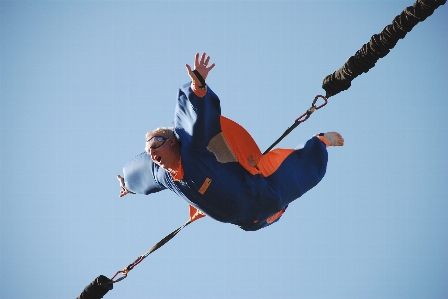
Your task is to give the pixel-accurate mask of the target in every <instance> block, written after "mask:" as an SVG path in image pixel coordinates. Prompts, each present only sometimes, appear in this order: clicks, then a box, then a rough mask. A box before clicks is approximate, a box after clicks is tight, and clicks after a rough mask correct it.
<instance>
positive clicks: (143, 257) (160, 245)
mask: <svg viewBox="0 0 448 299" xmlns="http://www.w3.org/2000/svg"><path fill="white" fill-rule="evenodd" d="M193 221H194V220H188V221H187V222H186V223H185V224H184V225H182V226H181V227H179V228H178V229H176V230H174V231H173V232H171V233H170V234H169V235H167V236H166V237H165V238H163V239H162V240H160V241H159V242H157V244H155V245H154V246H153V247H151V249H149V250H148V251H147V252H146V253H145V254H143V255H141V256H139V257H138V258H137V259H136V260H135V261H134V262H133V263H132V264H129V265H128V266H127V267H125V268H124V269H123V270H119V271H117V272H116V273H115V275H114V276H113V277H112V278H111V279H110V280H111V281H112V283H116V282H119V281H122V280H123V279H125V278H126V277H127V276H128V273H129V271H131V270H132V269H134V267H135V266H137V265H138V264H140V263H141V262H142V261H143V260H144V259H145V258H146V257H147V256H148V255H150V254H151V253H153V252H154V251H156V250H157V249H159V248H160V247H162V246H163V245H165V244H166V243H167V242H168V241H169V240H171V239H172V238H174V236H175V235H177V234H178V233H179V232H180V231H181V230H182V229H183V228H184V227H186V226H187V225H189V224H190V223H192V222H193ZM119 274H121V275H122V276H121V277H119V278H117V279H115V277H117V276H118V275H119Z"/></svg>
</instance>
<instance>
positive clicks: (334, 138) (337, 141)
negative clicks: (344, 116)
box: [319, 132, 344, 146]
mask: <svg viewBox="0 0 448 299" xmlns="http://www.w3.org/2000/svg"><path fill="white" fill-rule="evenodd" d="M319 136H323V137H324V138H325V139H327V141H328V146H343V145H344V138H342V136H341V134H339V133H338V132H327V133H324V134H319Z"/></svg>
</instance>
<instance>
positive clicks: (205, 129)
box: [77, 0, 446, 299]
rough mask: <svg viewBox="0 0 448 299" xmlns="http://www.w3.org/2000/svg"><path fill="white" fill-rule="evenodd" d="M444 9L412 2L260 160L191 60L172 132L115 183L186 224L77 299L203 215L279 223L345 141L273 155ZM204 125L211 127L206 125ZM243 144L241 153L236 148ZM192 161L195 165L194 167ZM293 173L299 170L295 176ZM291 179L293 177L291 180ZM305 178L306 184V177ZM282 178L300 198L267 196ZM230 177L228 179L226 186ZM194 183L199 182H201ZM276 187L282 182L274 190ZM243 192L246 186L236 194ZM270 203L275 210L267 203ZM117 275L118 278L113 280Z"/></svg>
mask: <svg viewBox="0 0 448 299" xmlns="http://www.w3.org/2000/svg"><path fill="white" fill-rule="evenodd" d="M445 3H446V0H417V1H416V2H415V3H414V5H413V6H410V7H407V8H406V9H405V10H403V11H402V12H401V14H400V15H398V16H397V17H395V18H394V20H393V22H392V24H390V25H388V26H386V27H385V28H384V29H383V31H382V32H381V33H380V34H375V35H373V36H372V38H371V40H370V41H369V43H367V44H364V45H363V46H362V48H361V49H360V50H358V51H357V52H356V54H355V55H354V56H351V57H350V58H349V59H348V60H347V62H346V63H345V64H344V65H343V66H342V67H341V68H340V69H339V70H337V71H335V72H334V73H333V74H331V75H328V76H326V77H325V78H324V81H323V84H322V88H323V89H324V90H325V91H326V97H324V96H316V98H315V99H314V101H313V103H312V106H311V108H310V109H309V110H308V111H307V112H306V113H304V114H303V115H302V116H300V117H299V118H298V119H296V120H295V122H294V123H293V125H292V126H291V127H289V128H288V129H287V130H286V131H285V132H284V133H283V135H282V136H281V137H280V138H279V139H277V140H276V141H275V142H274V143H273V144H272V145H271V146H270V147H269V148H268V150H266V151H265V152H264V153H263V154H261V153H260V151H259V149H258V147H257V145H256V143H255V141H254V140H253V139H252V137H251V136H250V135H249V134H248V133H247V132H246V131H245V130H244V129H243V128H242V127H241V126H239V125H238V124H237V123H235V122H233V121H231V120H229V119H227V118H225V117H223V116H221V115H220V108H219V99H218V97H217V96H216V95H215V94H214V93H213V91H211V90H210V88H208V86H207V85H206V84H205V78H206V77H207V74H208V72H209V71H210V70H211V69H212V68H213V67H214V64H212V65H211V66H210V67H208V66H207V65H208V62H209V58H205V55H203V56H202V57H201V61H198V56H196V59H195V70H193V71H192V70H191V68H190V66H188V65H186V67H187V71H188V74H189V75H190V77H191V79H192V82H191V84H186V85H183V86H182V87H181V88H180V91H179V97H178V104H177V106H176V114H175V116H176V119H175V127H174V128H159V129H156V130H154V131H150V132H148V133H147V136H146V137H147V139H146V141H147V142H146V148H145V152H143V153H141V154H140V155H138V156H136V157H135V158H134V159H132V160H131V161H130V162H129V163H128V164H126V165H125V167H124V169H123V171H124V178H122V177H121V176H118V180H119V182H120V185H121V187H122V190H121V192H120V196H124V195H126V194H128V193H141V194H150V193H154V192H158V191H161V190H163V189H170V190H172V191H174V192H175V193H177V194H178V195H179V196H181V197H183V198H184V199H185V200H187V202H189V203H190V219H189V220H188V221H187V222H186V223H185V224H184V225H182V226H181V227H179V228H178V229H176V230H175V231H173V232H172V233H170V234H169V235H168V236H166V237H165V238H164V239H162V240H161V241H160V242H158V243H157V244H156V245H154V246H153V247H152V248H151V249H150V250H149V251H147V252H146V253H145V254H143V255H141V256H139V257H138V258H137V259H136V260H135V261H134V262H133V263H131V264H130V265H128V266H127V267H125V268H124V269H123V270H120V271H118V272H116V273H115V275H114V276H113V277H112V278H111V279H109V278H107V277H106V276H103V275H100V276H98V277H97V278H96V279H95V280H94V281H93V282H92V283H90V284H89V285H88V286H86V288H85V289H84V290H83V292H82V293H81V294H80V295H79V296H78V297H77V299H100V298H103V296H104V295H105V294H106V293H107V292H108V291H109V290H111V289H113V284H114V283H116V282H119V281H121V280H123V279H124V278H126V277H127V274H128V272H129V271H130V270H132V269H133V268H134V267H135V266H136V265H138V264H139V263H140V262H142V261H143V259H145V258H146V257H147V256H148V255H149V254H151V253H152V252H154V251H155V250H157V249H159V248H160V247H161V246H163V245H164V244H165V243H166V242H168V241H169V240H170V239H171V238H173V237H174V236H175V235H176V234H177V233H178V232H179V231H180V230H181V229H183V228H184V227H185V226H187V225H188V224H190V223H192V222H193V221H195V220H197V219H200V218H202V217H203V216H205V214H208V215H210V216H212V217H213V218H215V219H216V220H219V221H222V222H229V223H233V224H236V225H239V226H240V227H241V228H243V229H245V230H258V229H260V228H262V227H265V226H268V225H270V224H272V223H274V222H276V221H278V219H279V218H280V216H281V215H282V214H283V213H284V211H285V209H286V207H287V205H288V203H289V202H290V201H292V200H294V199H295V198H294V197H296V196H297V197H300V196H301V195H303V194H304V193H305V192H306V191H308V190H309V189H311V188H313V187H314V186H315V185H316V184H317V183H318V182H319V181H320V180H321V179H322V177H323V176H324V174H325V167H326V161H327V154H326V147H327V146H331V145H333V146H340V145H343V143H344V140H343V138H342V136H341V135H340V134H338V133H336V132H329V133H325V134H319V135H316V136H314V137H312V138H311V139H310V140H308V142H307V143H306V144H305V146H304V147H303V148H297V149H276V150H273V151H271V149H272V148H273V147H274V146H275V145H276V144H277V143H278V142H280V140H282V139H283V138H284V137H285V136H286V135H288V134H289V133H290V132H291V131H292V130H293V129H294V128H296V127H297V126H298V125H299V124H301V123H302V122H304V121H306V120H307V119H308V118H309V117H310V115H311V114H312V113H313V112H314V111H316V110H318V109H320V108H322V107H323V106H325V105H326V104H327V99H328V98H329V97H331V96H334V95H336V94H338V93H339V92H341V91H344V90H346V89H348V88H349V87H350V86H351V81H352V80H353V79H354V78H356V77H357V76H359V75H360V74H362V73H365V72H368V71H369V69H371V68H372V67H373V66H375V63H376V62H377V61H378V59H379V58H382V57H384V56H385V55H387V53H389V51H390V49H392V48H393V47H394V46H395V44H396V43H397V42H398V40H399V39H402V38H404V37H405V35H406V34H407V33H408V32H409V31H411V30H412V28H413V27H414V26H415V25H416V24H417V23H419V22H421V21H423V20H425V19H426V18H427V17H428V16H430V15H431V14H432V13H433V12H434V11H435V10H436V9H437V8H438V7H439V6H441V5H444V4H445ZM318 98H323V99H324V100H325V103H324V104H322V105H320V106H316V100H317V99H318ZM207 100H208V101H207ZM205 102H207V103H205ZM189 103H192V104H189ZM197 108H201V109H200V111H202V112H204V113H203V114H201V115H199V114H198V115H196V111H197V110H196V109H197ZM209 122H210V126H208V125H207V126H205V125H204V124H209ZM219 129H221V130H219ZM193 132H199V134H196V136H194V135H193V134H192V133H193ZM208 138H210V139H209V140H208V141H209V143H207V144H206V141H207V139H208ZM240 138H243V139H240ZM242 140H243V141H244V146H242V145H241V144H240V142H241V141H242ZM164 146H165V147H164ZM204 147H205V149H206V151H208V152H206V151H205V150H202V151H201V153H200V157H201V158H203V159H204V160H203V161H202V159H197V156H196V155H197V153H196V150H197V149H198V148H202V149H203V148H204ZM182 148H183V149H182ZM303 157H309V158H310V161H309V162H307V161H305V159H303ZM190 159H191V160H190ZM186 160H189V161H186ZM195 161H196V162H197V164H198V165H195ZM176 162H177V165H176ZM217 163H220V164H217ZM221 164H222V165H221ZM216 165H219V166H221V167H222V170H221V171H222V173H223V174H225V175H224V178H223V177H221V176H219V175H216V172H214V167H215V166H216ZM293 165H297V166H300V167H301V168H300V169H297V168H294V167H292V166H293ZM148 167H149V171H142V170H144V169H145V168H146V170H147V169H148ZM192 170H193V171H192ZM296 172H299V174H296ZM288 174H291V175H290V176H288ZM305 174H308V175H309V177H307V176H304V175H305ZM207 175H209V176H207ZM281 176H284V179H285V180H288V181H290V182H291V183H292V184H294V183H296V182H297V180H298V179H302V178H303V179H304V181H300V182H299V185H300V186H302V187H301V188H300V190H298V189H299V188H297V190H291V189H294V188H286V189H287V190H283V189H282V188H280V189H275V188H272V186H270V185H269V184H272V183H277V182H278V180H279V179H281ZM227 177H231V178H232V179H231V180H230V181H229V182H227V179H226V178H227ZM196 178H200V180H199V182H198V181H197V179H196ZM248 178H250V179H248ZM254 178H256V179H254ZM202 179H203V181H201V180H202ZM271 179H272V180H271ZM238 180H239V181H238ZM220 184H222V186H229V184H235V185H232V186H233V187H234V188H235V186H237V187H236V188H238V190H239V191H240V192H238V197H240V196H243V198H245V199H247V198H250V200H249V203H247V201H245V203H240V202H238V201H237V200H236V198H227V197H225V195H233V193H232V190H227V189H225V190H224V193H222V194H217V193H216V192H217V189H216V188H215V186H216V185H220ZM257 184H260V186H261V189H262V190H263V192H264V193H263V196H262V195H259V194H257V192H256V189H254V188H256V187H257V186H258V185H257ZM281 184H283V182H281V183H280V185H279V186H281ZM242 185H244V186H243V187H242V188H241V189H239V188H240V187H241V186H242ZM285 186H287V185H285ZM258 187H259V186H258ZM218 189H219V188H218ZM194 192H196V194H195V193H194ZM227 192H229V193H227ZM198 194H200V195H198ZM204 194H207V196H210V198H212V201H213V202H212V203H211V204H209V203H207V202H204V201H203V200H201V196H203V195H204ZM216 194H217V195H218V197H217V198H213V197H212V195H216ZM264 196H266V197H264ZM279 196H280V197H279ZM190 197H191V199H190ZM219 198H223V199H224V202H225V203H227V204H228V206H226V205H222V204H220V203H219V202H218V200H217V199H219ZM263 198H264V199H265V200H263ZM272 199H273V202H274V204H272V203H270V202H269V201H270V200H272ZM258 200H259V201H260V204H261V205H260V206H257V207H255V208H254V210H253V211H252V210H249V209H250V208H253V206H252V205H253V203H254V202H256V201H258ZM201 210H202V211H203V212H204V213H205V214H204V213H202V212H201ZM271 213H273V214H271ZM119 274H121V275H122V277H119V278H116V277H117V276H118V275H119Z"/></svg>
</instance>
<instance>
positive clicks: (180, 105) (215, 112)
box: [174, 83, 221, 149]
mask: <svg viewBox="0 0 448 299" xmlns="http://www.w3.org/2000/svg"><path fill="white" fill-rule="evenodd" d="M190 85H191V83H187V84H184V85H182V86H181V87H180V89H179V94H178V99H177V103H176V108H175V112H174V114H175V115H174V130H175V132H176V134H177V135H178V137H179V139H180V140H181V142H182V144H183V146H188V147H189V148H192V149H203V148H205V147H206V146H207V145H208V143H209V141H210V139H211V138H213V137H214V136H215V135H217V134H219V133H220V132H221V126H220V116H221V106H220V101H219V98H218V96H217V95H216V94H215V93H214V92H213V91H212V90H211V89H210V87H209V86H207V93H206V94H205V96H203V97H198V96H197V95H196V94H195V93H194V92H193V90H192V89H191V86H190Z"/></svg>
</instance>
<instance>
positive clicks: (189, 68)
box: [185, 64, 192, 75]
mask: <svg viewBox="0 0 448 299" xmlns="http://www.w3.org/2000/svg"><path fill="white" fill-rule="evenodd" d="M185 67H186V68H187V71H188V74H189V75H190V73H192V71H191V67H190V65H188V64H186V65H185Z"/></svg>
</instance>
